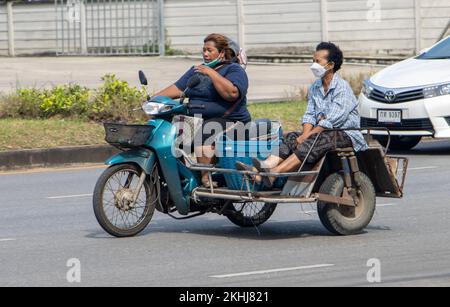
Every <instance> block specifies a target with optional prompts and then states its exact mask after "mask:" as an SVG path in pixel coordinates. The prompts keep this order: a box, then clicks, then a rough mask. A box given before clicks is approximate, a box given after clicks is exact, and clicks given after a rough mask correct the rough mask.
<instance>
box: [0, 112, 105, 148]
mask: <svg viewBox="0 0 450 307" xmlns="http://www.w3.org/2000/svg"><path fill="white" fill-rule="evenodd" d="M104 143H105V142H104V130H103V127H102V125H100V124H98V123H93V122H83V121H80V120H56V119H48V120H25V119H0V151H8V150H19V149H34V148H52V147H61V146H78V145H95V144H104Z"/></svg>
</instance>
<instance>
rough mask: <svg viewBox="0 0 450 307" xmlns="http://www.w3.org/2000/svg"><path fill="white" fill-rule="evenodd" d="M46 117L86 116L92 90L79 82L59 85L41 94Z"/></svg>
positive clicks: (42, 108)
mask: <svg viewBox="0 0 450 307" xmlns="http://www.w3.org/2000/svg"><path fill="white" fill-rule="evenodd" d="M40 98H41V99H42V102H41V104H40V108H41V110H42V112H43V114H44V117H46V118H49V117H53V116H55V115H59V116H61V117H75V118H82V117H85V116H86V114H87V112H88V110H89V98H90V91H89V90H88V89H87V88H85V87H81V86H80V85H77V84H67V85H58V86H56V87H54V88H52V89H51V90H44V91H43V94H42V95H40Z"/></svg>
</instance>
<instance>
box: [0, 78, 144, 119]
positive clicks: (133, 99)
mask: <svg viewBox="0 0 450 307" xmlns="http://www.w3.org/2000/svg"><path fill="white" fill-rule="evenodd" d="M102 80H103V84H102V85H101V86H100V87H99V88H98V89H95V90H91V89H88V88H86V87H82V86H80V85H78V84H73V83H71V84H65V85H58V86H55V87H53V88H51V89H38V88H26V89H17V90H16V91H15V92H14V93H12V94H9V95H2V96H0V118H22V119H45V118H71V119H83V120H94V121H107V120H114V121H130V120H137V119H142V118H143V114H142V113H140V112H134V111H133V109H136V108H139V107H140V106H141V105H142V102H143V101H144V99H145V91H144V90H143V89H137V88H136V87H130V86H129V85H128V83H127V82H126V81H121V80H118V79H117V78H116V76H115V75H112V74H108V75H105V76H104V77H103V78H102Z"/></svg>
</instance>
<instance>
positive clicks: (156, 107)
mask: <svg viewBox="0 0 450 307" xmlns="http://www.w3.org/2000/svg"><path fill="white" fill-rule="evenodd" d="M171 109H172V106H169V105H166V104H163V103H158V102H146V103H144V104H143V105H142V110H144V112H145V114H147V115H157V114H159V113H164V112H167V111H170V110H171Z"/></svg>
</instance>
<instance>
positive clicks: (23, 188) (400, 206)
mask: <svg viewBox="0 0 450 307" xmlns="http://www.w3.org/2000/svg"><path fill="white" fill-rule="evenodd" d="M449 154H450V141H436V142H424V143H422V144H420V145H419V146H418V148H417V149H416V150H414V151H411V152H409V153H408V157H410V159H411V165H410V168H411V169H410V171H409V174H408V178H407V184H406V191H405V194H406V196H405V198H404V199H402V200H390V199H380V198H379V199H378V208H377V212H376V215H375V217H374V219H373V221H372V223H371V224H370V225H369V227H368V228H367V230H366V231H365V232H364V233H363V234H361V235H357V236H350V237H336V236H331V235H330V234H329V233H328V232H327V231H326V230H325V229H324V228H323V227H322V225H321V224H320V221H319V219H318V217H317V214H316V213H315V211H313V210H314V208H313V207H311V206H304V207H303V208H302V207H300V206H299V205H284V206H282V205H280V206H279V207H278V209H277V211H276V212H275V214H274V216H273V217H272V219H271V220H269V221H268V222H267V223H266V224H264V225H262V226H260V227H259V228H258V229H255V228H251V229H240V228H238V227H236V226H233V224H231V223H230V222H229V221H228V220H227V219H226V218H224V217H220V216H216V215H212V214H211V215H206V216H202V217H198V218H196V219H192V220H186V221H175V220H172V219H171V218H168V217H166V216H163V215H162V214H160V213H155V216H154V219H153V221H152V222H151V224H150V225H149V226H148V228H147V229H146V230H145V231H144V232H143V233H142V234H141V235H139V236H137V237H134V238H128V239H116V238H112V237H110V236H108V235H107V234H106V233H105V232H103V230H102V229H101V228H100V227H99V225H98V224H97V222H96V220H95V217H94V214H93V211H92V205H91V203H92V202H91V197H90V195H91V193H92V190H93V187H94V184H95V182H96V179H97V178H98V176H99V175H100V174H101V172H102V171H103V169H102V168H100V167H91V168H80V169H62V170H43V171H35V172H28V173H4V174H0V192H1V204H0V216H1V219H0V221H1V222H0V286H225V287H228V286H288V287H291V286H450V239H449V234H450V223H449V221H450V201H449V196H450V181H449V179H448V178H450V164H449V163H448V161H449V158H448V157H449ZM72 258H76V259H78V260H79V261H80V265H81V267H80V268H81V270H80V272H81V275H80V277H81V279H80V281H81V282H80V283H69V282H68V281H67V279H66V274H67V272H68V270H69V269H70V267H68V266H67V264H68V260H69V259H72ZM373 258H375V259H378V260H379V261H380V265H381V283H376V284H373V283H369V282H368V280H367V273H368V271H369V270H370V269H371V267H368V265H367V264H368V261H369V259H373Z"/></svg>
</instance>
